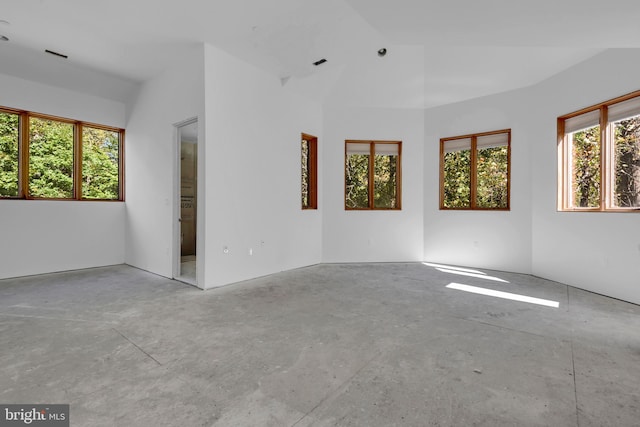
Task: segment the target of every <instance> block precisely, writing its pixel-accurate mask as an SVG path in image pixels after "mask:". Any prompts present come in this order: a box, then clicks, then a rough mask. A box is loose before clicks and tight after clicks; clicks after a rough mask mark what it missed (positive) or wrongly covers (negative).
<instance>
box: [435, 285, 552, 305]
mask: <svg viewBox="0 0 640 427" xmlns="http://www.w3.org/2000/svg"><path fill="white" fill-rule="evenodd" d="M447 288H449V289H456V290H459V291H465V292H471V293H474V294H480V295H487V296H490V297H496V298H503V299H510V300H512V301H520V302H528V303H529V304H538V305H544V306H546V307H553V308H558V307H560V303H559V302H557V301H550V300H546V299H541V298H534V297H528V296H526V295H518V294H512V293H510V292H501V291H494V290H493V289H486V288H478V287H476V286H469V285H462V284H460V283H449V284H448V285H447Z"/></svg>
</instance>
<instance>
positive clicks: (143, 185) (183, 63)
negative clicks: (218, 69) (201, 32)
mask: <svg viewBox="0 0 640 427" xmlns="http://www.w3.org/2000/svg"><path fill="white" fill-rule="evenodd" d="M203 61H204V48H203V46H202V45H199V46H196V47H193V48H191V49H188V50H186V51H185V53H184V55H183V57H181V58H176V62H175V65H174V66H173V67H171V68H169V69H168V70H165V71H164V72H162V73H161V74H160V75H158V76H157V77H155V78H153V79H151V80H149V81H147V82H145V83H144V84H143V85H142V87H141V89H140V93H139V95H138V97H137V98H136V100H135V101H134V102H133V104H132V106H131V111H130V114H129V120H128V123H127V135H126V140H127V145H126V180H125V182H126V262H127V264H130V265H133V266H135V267H138V268H141V269H143V270H147V271H150V272H153V273H156V274H159V275H162V276H165V277H173V267H174V265H173V263H174V258H173V257H174V255H173V250H174V233H175V231H174V230H175V229H174V227H176V226H177V223H176V221H177V218H176V212H177V211H176V209H177V205H176V203H177V199H176V197H177V196H176V189H177V185H176V183H177V162H176V156H177V133H176V128H175V126H174V125H175V124H176V123H179V122H181V121H184V120H186V119H189V118H193V117H197V118H198V119H199V122H198V125H199V129H198V140H199V146H198V149H199V155H200V154H202V153H203V150H204V149H205V147H204V144H203V142H204V141H205V135H204V125H203V122H204V120H203V118H204V76H203V70H204V62H203ZM204 173H206V167H205V168H199V170H198V178H199V181H198V182H204V180H200V178H201V176H203V175H201V174H204ZM198 190H199V194H201V193H200V191H202V190H203V189H201V188H199V189H198ZM205 204H206V200H204V199H203V198H202V197H199V200H198V215H199V216H200V215H201V214H203V213H204V209H205ZM198 233H200V234H199V236H198V238H199V241H198V242H199V244H201V241H202V238H201V237H202V233H203V230H202V229H201V228H200V224H199V229H198ZM203 250H204V247H201V246H198V248H197V251H198V254H199V255H203V253H202V251H203ZM198 268H199V271H198V273H199V276H198V280H199V281H200V283H202V281H203V280H204V277H203V276H202V272H203V271H204V270H201V269H200V266H199V267H198Z"/></svg>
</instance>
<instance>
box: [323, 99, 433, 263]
mask: <svg viewBox="0 0 640 427" xmlns="http://www.w3.org/2000/svg"><path fill="white" fill-rule="evenodd" d="M423 121H424V113H423V110H417V109H415V110H414V109H382V108H380V109H377V108H370V109H368V108H344V109H341V108H335V107H332V108H327V109H325V123H324V128H325V140H324V153H323V156H324V165H325V167H324V202H325V210H324V219H323V221H324V224H323V225H324V232H323V250H322V260H323V262H394V261H400V262H402V261H420V260H422V251H423V242H422V236H423V234H422V228H423V222H422V209H423V196H422V194H423V174H422V156H423V141H424V123H423ZM347 139H356V140H391V141H402V210H398V211H375V210H373V211H346V210H345V208H344V162H345V158H344V155H345V154H344V143H345V140H347Z"/></svg>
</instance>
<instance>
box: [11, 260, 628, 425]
mask: <svg viewBox="0 0 640 427" xmlns="http://www.w3.org/2000/svg"><path fill="white" fill-rule="evenodd" d="M483 273H485V274H479V275H478V276H483V277H471V276H467V275H459V274H457V273H456V271H455V270H453V271H452V272H446V271H439V270H437V269H435V268H433V267H429V266H425V265H422V264H418V263H416V264H354V265H318V266H313V267H308V268H303V269H299V270H295V271H289V272H285V273H281V274H276V275H272V276H268V277H264V278H260V279H256V280H252V281H248V282H244V283H241V284H237V285H233V286H228V287H225V288H220V289H216V290H211V291H200V290H198V289H196V288H193V287H191V286H188V285H184V284H181V283H179V282H175V281H170V280H167V279H163V278H160V277H157V276H154V275H152V274H149V273H146V272H143V271H140V270H136V269H134V268H131V267H127V266H116V267H108V268H98V269H91V270H83V271H76V272H69V273H60V274H51V275H43V276H36V277H29V278H20V279H11V280H3V281H0V366H1V367H2V368H1V372H0V403H23V404H24V403H69V404H70V405H71V425H72V426H112V425H117V426H212V425H215V426H234V427H236V426H299V427H302V426H385V427H389V426H492V427H495V426H581V427H584V426H616V427H620V426H638V425H640V307H639V306H636V305H632V304H628V303H624V302H621V301H617V300H613V299H609V298H606V297H602V296H598V295H594V294H591V293H588V292H584V291H581V290H577V289H574V288H570V287H567V286H564V285H561V284H558V283H555V282H550V281H546V280H542V279H538V278H534V277H530V276H525V275H518V274H509V273H497V272H490V271H483ZM487 276H496V277H499V278H501V279H502V280H505V281H507V282H498V281H494V280H491V279H489V278H488V277H487ZM451 282H456V283H461V284H466V285H473V286H477V287H483V288H491V289H495V290H501V291H504V292H509V293H515V294H520V295H527V296H532V297H537V298H544V299H547V300H552V301H556V302H558V303H559V308H552V307H548V306H542V305H535V304H530V303H525V302H516V301H511V300H507V299H500V298H495V297H491V296H484V295H478V294H472V293H467V292H464V291H460V290H454V289H449V288H447V287H446V285H448V284H449V283H451Z"/></svg>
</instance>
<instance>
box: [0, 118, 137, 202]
mask: <svg viewBox="0 0 640 427" xmlns="http://www.w3.org/2000/svg"><path fill="white" fill-rule="evenodd" d="M0 113H8V114H16V115H18V116H19V131H18V195H17V196H15V197H0V200H59V201H88V202H90V201H96V202H123V201H124V136H125V130H124V129H121V128H117V127H113V126H106V125H101V124H98V123H91V122H84V121H80V120H73V119H69V118H65V117H59V116H52V115H49V114H42V113H36V112H32V111H25V110H18V109H15V108H10V107H4V106H0ZM32 118H36V119H41V120H51V121H56V122H61V123H68V124H71V125H73V128H74V129H73V177H72V179H73V197H67V198H55V197H35V196H31V195H29V154H30V138H29V136H30V135H29V134H30V132H29V130H30V121H31V119H32ZM83 127H88V128H94V129H101V130H106V131H110V132H117V133H118V198H116V199H95V198H83V197H82V129H83Z"/></svg>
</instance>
